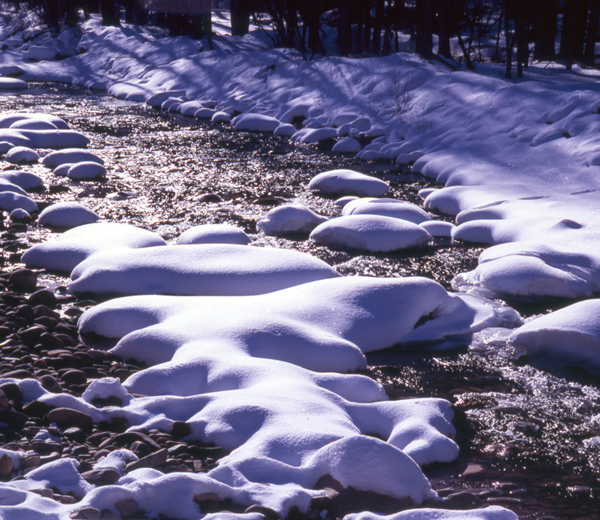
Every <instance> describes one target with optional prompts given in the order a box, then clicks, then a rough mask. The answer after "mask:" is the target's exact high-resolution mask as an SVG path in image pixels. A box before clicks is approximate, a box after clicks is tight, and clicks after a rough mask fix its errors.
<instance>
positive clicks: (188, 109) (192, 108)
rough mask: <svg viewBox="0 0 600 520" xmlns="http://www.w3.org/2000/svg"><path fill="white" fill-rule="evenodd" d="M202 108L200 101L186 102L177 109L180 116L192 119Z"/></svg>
mask: <svg viewBox="0 0 600 520" xmlns="http://www.w3.org/2000/svg"><path fill="white" fill-rule="evenodd" d="M201 108H203V106H202V103H200V101H186V102H184V103H181V105H179V108H178V109H177V110H178V111H179V113H180V114H181V115H182V116H186V117H192V116H193V115H194V114H195V113H196V112H197V111H198V110H199V109H201Z"/></svg>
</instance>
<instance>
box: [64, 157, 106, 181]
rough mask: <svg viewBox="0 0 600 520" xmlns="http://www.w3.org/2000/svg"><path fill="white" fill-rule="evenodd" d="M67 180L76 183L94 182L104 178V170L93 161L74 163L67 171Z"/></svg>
mask: <svg viewBox="0 0 600 520" xmlns="http://www.w3.org/2000/svg"><path fill="white" fill-rule="evenodd" d="M67 177H69V179H73V180H78V181H95V180H99V179H104V177H106V168H105V167H104V166H102V165H101V164H98V163H97V162H94V161H83V162H78V163H75V164H74V165H73V166H71V167H70V168H69V169H68V171H67Z"/></svg>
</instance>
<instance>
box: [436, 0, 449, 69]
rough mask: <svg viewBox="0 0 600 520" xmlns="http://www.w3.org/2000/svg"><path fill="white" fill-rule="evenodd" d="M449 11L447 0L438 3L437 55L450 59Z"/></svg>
mask: <svg viewBox="0 0 600 520" xmlns="http://www.w3.org/2000/svg"><path fill="white" fill-rule="evenodd" d="M450 17H451V9H450V5H449V0H439V1H438V40H439V45H438V54H439V55H440V56H443V57H444V58H449V59H451V58H452V53H451V52H450V35H451V33H452V29H451V27H452V21H451V19H450Z"/></svg>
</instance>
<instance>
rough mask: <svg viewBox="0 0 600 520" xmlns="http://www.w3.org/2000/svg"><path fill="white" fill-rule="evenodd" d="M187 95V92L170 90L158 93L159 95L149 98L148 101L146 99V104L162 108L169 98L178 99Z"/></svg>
mask: <svg viewBox="0 0 600 520" xmlns="http://www.w3.org/2000/svg"><path fill="white" fill-rule="evenodd" d="M185 95H186V92H185V90H168V91H166V92H158V93H157V94H153V95H151V96H150V97H148V99H146V104H147V105H150V106H151V107H154V108H161V106H162V104H163V103H164V102H165V101H167V100H168V99H169V98H178V97H180V96H185Z"/></svg>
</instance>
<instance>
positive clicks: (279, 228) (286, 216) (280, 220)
mask: <svg viewBox="0 0 600 520" xmlns="http://www.w3.org/2000/svg"><path fill="white" fill-rule="evenodd" d="M323 222H327V218H326V217H322V216H321V215H317V214H316V213H315V212H314V211H312V210H310V209H309V208H307V207H306V206H303V205H302V204H286V205H284V206H278V207H276V208H273V209H272V210H270V211H269V212H268V213H267V214H266V215H265V216H264V217H262V218H261V219H260V220H259V221H258V222H257V223H256V228H257V229H258V230H259V231H262V232H263V233H264V234H265V235H275V236H277V235H285V234H286V233H310V232H311V231H312V230H313V229H314V228H316V227H317V226H318V225H319V224H322V223H323Z"/></svg>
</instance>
